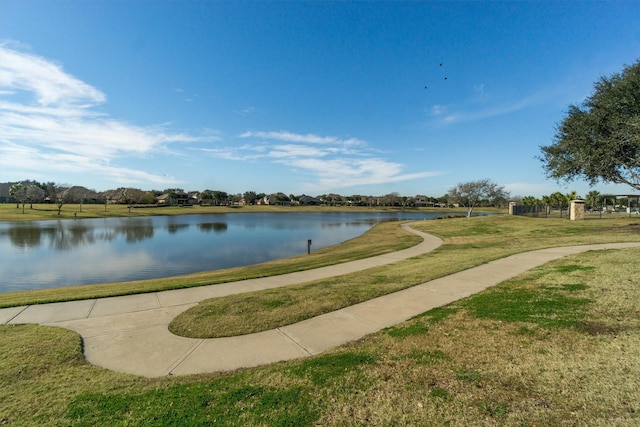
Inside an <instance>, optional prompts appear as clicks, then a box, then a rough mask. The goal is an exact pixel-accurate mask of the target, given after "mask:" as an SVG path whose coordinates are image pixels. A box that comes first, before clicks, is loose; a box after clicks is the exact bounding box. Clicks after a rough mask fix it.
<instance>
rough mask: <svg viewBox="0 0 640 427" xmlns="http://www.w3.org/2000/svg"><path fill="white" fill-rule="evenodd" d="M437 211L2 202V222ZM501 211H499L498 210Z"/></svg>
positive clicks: (439, 210)
mask: <svg viewBox="0 0 640 427" xmlns="http://www.w3.org/2000/svg"><path fill="white" fill-rule="evenodd" d="M442 211H443V209H440V208H439V209H435V208H405V209H401V208H391V207H379V208H369V207H365V206H350V207H344V206H266V205H264V206H262V205H261V206H258V205H255V206H197V205H196V206H187V207H180V206H167V207H162V206H160V207H132V208H131V209H129V208H128V207H127V206H126V205H107V206H105V205H101V204H100V205H99V204H83V205H82V206H81V205H79V204H69V205H63V206H62V210H61V212H60V215H58V208H57V207H56V206H55V205H52V204H34V205H33V208H32V207H31V205H29V204H26V205H25V207H24V210H23V208H22V205H20V206H19V207H18V208H16V205H15V204H14V203H0V221H42V220H73V219H81V218H120V217H144V216H154V215H167V216H171V215H192V214H224V213H227V214H228V213H254V212H442ZM446 211H447V212H451V213H452V214H460V213H463V212H464V209H446ZM494 211H497V210H494Z"/></svg>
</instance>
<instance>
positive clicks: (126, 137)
mask: <svg viewBox="0 0 640 427" xmlns="http://www.w3.org/2000/svg"><path fill="white" fill-rule="evenodd" d="M0 56H1V57H2V61H0V114H2V132H1V133H0V141H1V142H2V145H1V146H0V157H2V161H3V163H4V164H6V165H12V167H14V168H15V167H16V165H19V167H20V168H21V170H24V171H28V170H29V169H34V168H42V165H43V164H46V165H47V168H53V170H58V171H73V172H87V173H92V174H99V175H101V176H105V177H109V178H116V179H117V180H121V179H124V177H126V176H128V177H129V181H130V182H140V183H155V184H161V183H163V182H167V183H172V182H173V179H171V178H167V177H166V176H164V175H156V174H153V173H146V172H142V171H140V170H133V169H127V168H125V167H121V166H118V165H117V162H118V159H119V158H121V157H124V156H132V155H133V156H145V155H150V154H153V153H155V152H162V151H168V150H169V147H168V146H169V145H170V144H174V143H187V142H196V141H203V140H206V141H209V140H212V139H216V137H215V136H214V135H211V134H209V135H205V136H194V135H189V134H186V133H176V132H172V131H170V130H169V129H168V127H167V125H155V126H136V125H133V124H130V123H127V122H124V121H121V120H116V119H113V118H111V117H109V116H108V115H106V114H104V113H101V112H98V111H97V110H96V107H98V106H100V105H102V104H103V103H104V102H106V99H107V97H106V95H105V94H104V93H102V92H101V91H100V90H98V89H96V88H94V87H93V86H91V85H89V84H87V83H85V82H83V81H82V80H80V79H78V78H76V77H74V76H72V75H70V74H68V73H67V72H65V71H64V69H63V68H62V66H60V65H58V64H55V63H53V62H52V61H49V60H47V59H45V58H42V57H40V56H37V55H34V54H31V53H25V52H22V51H18V50H15V49H11V48H9V47H8V43H6V42H5V43H2V44H0Z"/></svg>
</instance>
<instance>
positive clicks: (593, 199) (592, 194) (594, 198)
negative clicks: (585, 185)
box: [585, 190, 601, 210]
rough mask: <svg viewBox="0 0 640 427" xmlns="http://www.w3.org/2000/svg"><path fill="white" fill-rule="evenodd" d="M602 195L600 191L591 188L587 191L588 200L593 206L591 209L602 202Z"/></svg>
mask: <svg viewBox="0 0 640 427" xmlns="http://www.w3.org/2000/svg"><path fill="white" fill-rule="evenodd" d="M600 200H601V195H600V192H599V191H596V190H591V191H589V193H587V198H586V200H585V201H586V202H587V204H588V205H589V206H591V210H593V209H594V208H595V207H596V206H597V205H598V204H600Z"/></svg>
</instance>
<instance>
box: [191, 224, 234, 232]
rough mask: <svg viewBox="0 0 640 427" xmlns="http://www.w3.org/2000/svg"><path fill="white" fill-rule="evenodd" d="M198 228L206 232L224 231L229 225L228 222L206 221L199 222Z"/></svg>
mask: <svg viewBox="0 0 640 427" xmlns="http://www.w3.org/2000/svg"><path fill="white" fill-rule="evenodd" d="M198 228H199V229H200V231H203V232H205V233H211V232H212V231H213V232H214V233H224V232H225V231H227V228H229V226H228V225H227V223H226V222H205V223H201V224H198Z"/></svg>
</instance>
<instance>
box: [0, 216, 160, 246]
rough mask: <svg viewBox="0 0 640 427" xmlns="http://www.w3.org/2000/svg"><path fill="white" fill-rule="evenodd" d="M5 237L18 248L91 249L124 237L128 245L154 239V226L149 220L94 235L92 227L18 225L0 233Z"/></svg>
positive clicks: (71, 223)
mask: <svg viewBox="0 0 640 427" xmlns="http://www.w3.org/2000/svg"><path fill="white" fill-rule="evenodd" d="M4 236H7V237H8V238H9V241H10V242H11V244H12V245H13V246H16V247H19V248H27V247H29V248H31V247H38V246H40V245H41V244H44V243H45V242H46V243H48V244H49V245H50V246H51V247H52V248H54V249H56V250H67V249H71V248H75V247H79V246H84V245H91V244H94V243H96V241H99V240H104V241H107V242H109V241H112V240H114V239H115V238H117V237H119V236H124V237H125V239H126V241H127V243H134V242H138V241H141V240H144V239H150V238H152V237H153V222H152V221H151V220H149V219H144V218H143V219H140V220H135V221H127V222H119V223H117V225H115V226H113V227H109V226H105V227H104V231H102V232H97V231H96V228H95V227H93V226H87V225H85V224H83V223H81V222H75V221H73V222H70V221H58V222H57V223H55V224H51V223H48V224H45V225H41V224H37V223H31V224H20V225H18V226H12V227H10V228H7V229H6V230H0V238H3V237H4Z"/></svg>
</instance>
